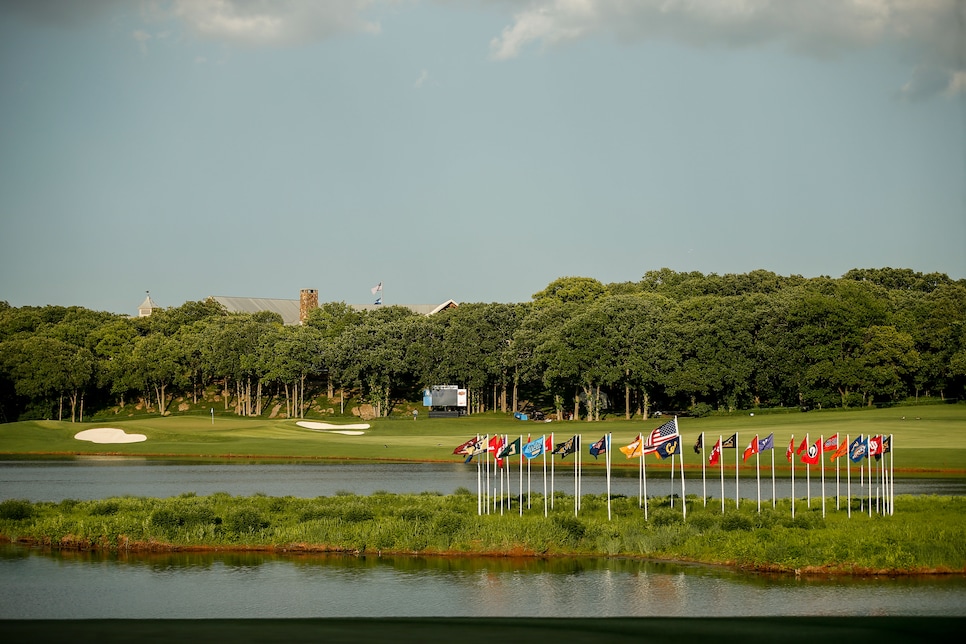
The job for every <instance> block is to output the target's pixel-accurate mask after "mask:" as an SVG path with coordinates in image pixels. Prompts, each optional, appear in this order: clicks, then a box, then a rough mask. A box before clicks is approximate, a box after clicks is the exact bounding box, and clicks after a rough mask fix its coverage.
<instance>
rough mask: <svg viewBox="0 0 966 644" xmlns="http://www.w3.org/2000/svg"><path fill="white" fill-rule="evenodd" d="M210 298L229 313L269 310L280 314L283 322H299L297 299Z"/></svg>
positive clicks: (214, 296)
mask: <svg viewBox="0 0 966 644" xmlns="http://www.w3.org/2000/svg"><path fill="white" fill-rule="evenodd" d="M211 299H212V300H214V301H215V302H218V303H219V304H221V305H222V306H223V307H225V310H227V311H228V312H229V313H259V312H261V311H271V312H272V313H278V314H279V315H281V316H282V323H283V324H298V323H299V301H298V300H280V299H275V298H270V297H224V296H222V295H213V296H211Z"/></svg>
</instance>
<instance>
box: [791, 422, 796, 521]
mask: <svg viewBox="0 0 966 644" xmlns="http://www.w3.org/2000/svg"><path fill="white" fill-rule="evenodd" d="M790 445H791V448H792V518H793V519H794V518H795V434H792V438H791V443H790Z"/></svg>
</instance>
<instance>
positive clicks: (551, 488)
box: [544, 432, 556, 510]
mask: <svg viewBox="0 0 966 644" xmlns="http://www.w3.org/2000/svg"><path fill="white" fill-rule="evenodd" d="M550 444H551V445H554V442H553V432H550ZM554 447H556V445H554ZM553 473H554V462H553V453H552V452H551V454H550V509H551V510H552V509H553ZM544 505H546V500H544Z"/></svg>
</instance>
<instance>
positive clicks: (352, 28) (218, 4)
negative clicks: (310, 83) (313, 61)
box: [159, 0, 380, 45]
mask: <svg viewBox="0 0 966 644" xmlns="http://www.w3.org/2000/svg"><path fill="white" fill-rule="evenodd" d="M372 4H374V0H340V1H338V2H331V1H314V0H173V2H171V3H170V4H169V5H164V6H161V7H160V10H159V15H167V16H173V17H175V18H177V19H178V20H180V21H181V22H182V23H183V24H184V25H185V26H186V27H187V28H188V29H189V30H190V31H192V32H193V33H195V34H196V35H197V36H199V37H201V38H206V39H210V40H217V41H228V42H235V43H240V44H248V45H292V44H299V43H303V42H311V41H315V40H320V39H323V38H327V37H330V36H333V35H336V34H340V33H346V32H356V33H358V32H363V33H378V32H379V30H380V27H379V24H378V23H376V22H370V21H368V20H366V19H365V18H363V16H362V14H363V12H364V11H365V10H366V9H367V8H369V7H370V5H372Z"/></svg>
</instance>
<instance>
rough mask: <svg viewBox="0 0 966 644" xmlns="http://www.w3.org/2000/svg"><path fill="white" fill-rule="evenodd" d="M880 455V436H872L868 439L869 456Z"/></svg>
mask: <svg viewBox="0 0 966 644" xmlns="http://www.w3.org/2000/svg"><path fill="white" fill-rule="evenodd" d="M881 453H882V436H873V437H872V438H870V439H869V456H875V455H876V454H881Z"/></svg>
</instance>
